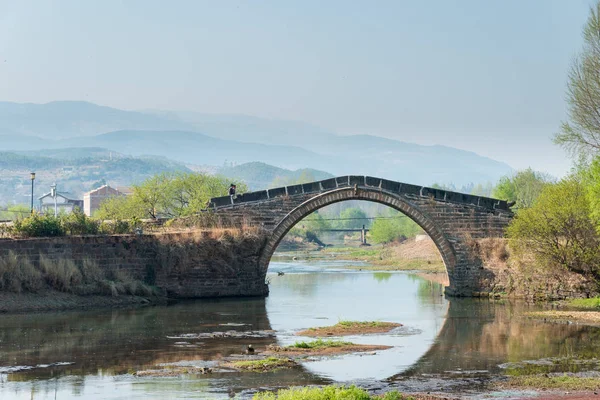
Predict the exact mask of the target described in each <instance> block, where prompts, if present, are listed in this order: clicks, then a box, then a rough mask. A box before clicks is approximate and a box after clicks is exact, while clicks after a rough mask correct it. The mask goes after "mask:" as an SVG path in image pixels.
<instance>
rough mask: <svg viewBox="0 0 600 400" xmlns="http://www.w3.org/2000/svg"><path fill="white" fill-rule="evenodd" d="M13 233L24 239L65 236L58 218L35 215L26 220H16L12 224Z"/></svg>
mask: <svg viewBox="0 0 600 400" xmlns="http://www.w3.org/2000/svg"><path fill="white" fill-rule="evenodd" d="M13 232H14V233H15V234H17V235H20V236H24V237H52V236H63V235H64V234H65V230H64V227H63V225H62V224H61V220H60V217H55V216H54V215H40V214H36V213H34V214H33V215H31V216H29V217H27V218H24V219H20V220H16V221H15V222H14V224H13Z"/></svg>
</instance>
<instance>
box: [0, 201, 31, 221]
mask: <svg viewBox="0 0 600 400" xmlns="http://www.w3.org/2000/svg"><path fill="white" fill-rule="evenodd" d="M30 214H31V208H30V206H28V205H26V204H15V205H11V206H7V207H6V208H5V209H0V220H13V221H14V220H16V219H19V218H23V217H26V216H28V215H30Z"/></svg>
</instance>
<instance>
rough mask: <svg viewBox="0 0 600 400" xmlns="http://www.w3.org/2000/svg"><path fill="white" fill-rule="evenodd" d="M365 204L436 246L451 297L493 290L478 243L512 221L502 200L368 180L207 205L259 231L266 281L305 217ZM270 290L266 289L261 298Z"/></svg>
mask: <svg viewBox="0 0 600 400" xmlns="http://www.w3.org/2000/svg"><path fill="white" fill-rule="evenodd" d="M346 200H364V201H371V202H376V203H380V204H384V205H386V206H389V207H391V208H393V209H396V210H398V211H400V212H402V213H403V214H405V215H406V216H407V217H409V218H411V219H412V220H413V221H415V222H416V223H417V224H418V225H419V226H421V228H423V230H424V231H425V232H426V233H427V234H428V235H429V236H430V237H431V239H432V240H433V242H434V243H435V245H436V246H437V248H438V250H439V252H440V255H441V256H442V259H443V261H444V264H445V266H446V270H447V272H448V279H449V282H450V284H449V286H448V287H446V294H447V295H450V296H480V295H485V294H486V293H487V292H489V291H490V290H491V285H492V284H493V281H494V276H493V273H492V272H491V271H490V270H488V269H486V268H485V266H484V265H483V262H482V260H481V258H480V256H479V253H478V249H477V245H476V241H477V240H478V239H483V238H491V237H503V236H504V231H505V228H506V227H507V225H508V223H509V222H510V220H511V219H512V217H513V213H512V211H511V210H510V207H509V205H508V203H507V202H506V201H503V200H498V199H492V198H489V197H482V196H474V195H470V194H464V193H457V192H452V191H447V190H441V189H435V188H430V187H426V186H418V185H412V184H408V183H402V182H395V181H390V180H387V179H382V178H376V177H371V176H356V175H348V176H340V177H337V178H331V179H326V180H322V181H318V182H311V183H305V184H301V185H292V186H286V187H280V188H274V189H268V190H261V191H255V192H249V193H244V194H240V195H237V196H235V197H231V196H223V197H216V198H213V199H211V200H210V208H211V209H212V210H213V211H214V212H215V213H216V214H217V215H220V216H223V217H226V218H229V219H230V220H235V221H238V222H240V223H242V222H245V223H248V224H252V225H256V226H260V227H262V228H263V231H264V233H265V240H264V243H263V244H262V247H261V248H259V249H256V257H255V258H256V268H257V269H258V270H257V272H258V274H257V276H260V277H262V279H264V278H265V277H266V273H267V269H268V266H269V261H270V259H271V256H272V255H273V253H274V252H275V249H276V248H277V245H278V244H279V242H280V241H281V240H282V239H283V237H284V236H285V235H286V234H287V232H288V231H289V230H290V229H291V228H292V227H293V226H294V225H296V224H297V223H298V222H299V221H301V220H302V219H303V218H304V217H306V216H308V215H310V214H311V213H313V212H314V211H316V210H318V209H320V208H322V207H325V206H327V205H329V204H333V203H337V202H341V201H346ZM266 293H268V288H267V287H266V285H265V287H264V294H266Z"/></svg>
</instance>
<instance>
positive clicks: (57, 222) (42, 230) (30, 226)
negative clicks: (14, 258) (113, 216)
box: [8, 210, 106, 237]
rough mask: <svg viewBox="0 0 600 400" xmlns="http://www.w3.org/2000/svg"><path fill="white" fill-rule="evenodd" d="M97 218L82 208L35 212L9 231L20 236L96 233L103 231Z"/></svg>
mask: <svg viewBox="0 0 600 400" xmlns="http://www.w3.org/2000/svg"><path fill="white" fill-rule="evenodd" d="M100 227H101V226H100V223H99V221H97V220H94V219H91V218H89V217H87V216H86V215H85V214H84V213H83V212H81V211H80V210H75V211H73V212H72V213H70V214H60V215H58V216H57V217H55V216H54V215H52V214H46V215H41V214H37V213H34V214H33V215H30V216H28V217H26V218H23V219H18V220H16V221H15V222H14V224H13V226H12V227H11V228H10V231H9V232H8V233H10V234H12V235H15V236H20V237H53V236H64V235H96V234H98V233H106V232H102V231H101V229H100Z"/></svg>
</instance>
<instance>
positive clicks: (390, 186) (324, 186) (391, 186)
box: [210, 175, 510, 211]
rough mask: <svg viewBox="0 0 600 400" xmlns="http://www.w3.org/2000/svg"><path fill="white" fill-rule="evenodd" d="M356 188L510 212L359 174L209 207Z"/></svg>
mask: <svg viewBox="0 0 600 400" xmlns="http://www.w3.org/2000/svg"><path fill="white" fill-rule="evenodd" d="M355 185H356V186H357V187H363V188H364V187H366V188H369V189H380V190H382V191H386V192H390V193H393V194H402V195H408V196H416V197H426V198H431V199H435V200H438V201H444V202H451V203H460V204H468V205H474V206H478V207H483V208H486V209H489V210H504V211H509V210H510V207H509V206H508V203H507V202H506V201H505V200H498V199H493V198H490V197H484V196H475V195H472V194H466V193H459V192H453V191H450V190H442V189H435V188H431V187H427V186H418V185H412V184H410V183H402V182H396V181H390V180H388V179H382V178H375V177H372V176H360V175H347V176H339V177H336V178H330V179H325V180H322V181H317V182H310V183H304V184H300V185H290V186H283V187H278V188H274V189H267V190H259V191H256V192H248V193H243V194H239V195H237V196H235V197H233V198H232V197H231V196H222V197H214V198H212V199H210V206H211V207H212V208H220V207H227V206H232V205H236V204H243V203H251V202H260V201H265V200H270V199H273V198H277V197H284V196H294V195H299V194H306V193H321V192H326V191H329V190H334V189H339V188H344V187H354V186H355Z"/></svg>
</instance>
